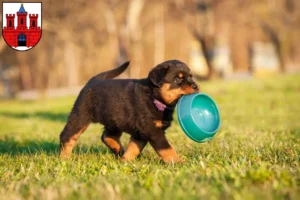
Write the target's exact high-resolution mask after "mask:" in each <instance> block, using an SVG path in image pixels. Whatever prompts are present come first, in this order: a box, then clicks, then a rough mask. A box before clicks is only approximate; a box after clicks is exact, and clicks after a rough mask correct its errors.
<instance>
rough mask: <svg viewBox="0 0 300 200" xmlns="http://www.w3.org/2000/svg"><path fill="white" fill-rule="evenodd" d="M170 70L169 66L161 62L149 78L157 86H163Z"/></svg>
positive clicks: (150, 73)
mask: <svg viewBox="0 0 300 200" xmlns="http://www.w3.org/2000/svg"><path fill="white" fill-rule="evenodd" d="M168 70H169V66H167V65H163V64H159V65H157V66H156V67H155V68H153V69H152V70H151V71H150V72H149V75H148V79H149V80H150V81H151V82H152V83H153V84H154V85H155V86H157V87H161V86H162V84H163V82H164V78H165V75H166V74H167V72H168Z"/></svg>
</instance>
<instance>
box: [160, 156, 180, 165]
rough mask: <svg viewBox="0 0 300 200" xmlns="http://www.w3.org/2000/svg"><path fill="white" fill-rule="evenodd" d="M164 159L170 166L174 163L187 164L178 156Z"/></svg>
mask: <svg viewBox="0 0 300 200" xmlns="http://www.w3.org/2000/svg"><path fill="white" fill-rule="evenodd" d="M162 159H163V161H164V162H165V163H169V164H172V163H184V162H185V161H184V160H183V159H181V158H179V157H178V156H174V157H164V158H162Z"/></svg>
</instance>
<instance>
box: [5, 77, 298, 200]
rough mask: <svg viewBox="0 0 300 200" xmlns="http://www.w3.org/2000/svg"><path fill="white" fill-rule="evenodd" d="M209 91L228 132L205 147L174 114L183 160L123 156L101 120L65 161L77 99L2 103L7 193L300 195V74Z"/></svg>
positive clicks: (215, 85)
mask: <svg viewBox="0 0 300 200" xmlns="http://www.w3.org/2000/svg"><path fill="white" fill-rule="evenodd" d="M201 88H202V91H204V92H205V93H207V94H209V95H210V96H212V97H213V98H214V99H215V100H216V102H217V104H218V105H219V108H220V112H221V117H222V125H221V129H220V131H219V132H218V133H217V134H216V135H215V137H214V138H213V140H212V141H210V142H208V143H204V144H198V143H195V142H193V141H191V140H190V139H188V138H187V137H186V136H185V135H184V133H183V132H182V131H181V129H180V127H179V126H178V123H177V121H175V122H174V123H173V125H172V127H171V128H170V129H169V130H168V131H167V136H168V138H169V141H170V142H171V143H172V144H173V146H174V147H175V149H176V150H177V152H178V153H179V154H180V156H181V157H183V158H184V159H185V160H186V162H185V163H184V164H175V165H167V164H164V163H162V162H160V161H159V158H158V156H157V155H156V153H155V152H154V150H153V149H152V148H151V147H150V146H149V145H147V147H146V149H145V150H144V152H143V154H142V155H141V156H140V157H139V158H138V159H137V160H135V161H133V162H122V161H121V160H119V159H117V158H115V157H114V156H113V155H112V154H110V152H109V151H108V150H107V148H106V147H105V146H104V145H103V144H102V143H101V140H100V136H101V132H102V126H101V125H95V124H94V125H92V126H90V127H89V128H88V130H87V131H86V132H85V133H84V134H83V135H82V136H81V138H80V140H79V143H78V145H77V146H76V148H75V152H74V154H73V157H72V158H71V159H70V160H64V161H62V160H60V159H59V158H58V157H57V152H58V136H59V134H60V131H61V130H62V128H63V126H64V124H65V121H66V119H67V115H68V112H69V111H70V109H71V106H72V104H73V102H74V99H75V97H68V98H59V99H48V100H38V101H1V102H0V199H6V200H8V199H9V200H10V199H62V198H64V199H66V198H67V199H199V198H201V197H202V198H203V199H232V198H233V199H300V75H286V76H281V77H272V78H269V79H252V80H247V81H239V82H236V81H214V82H205V83H201ZM128 139H129V137H128V136H127V135H125V137H124V138H123V142H124V143H127V141H128Z"/></svg>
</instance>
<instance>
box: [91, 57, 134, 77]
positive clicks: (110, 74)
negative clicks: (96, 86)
mask: <svg viewBox="0 0 300 200" xmlns="http://www.w3.org/2000/svg"><path fill="white" fill-rule="evenodd" d="M129 64H130V61H127V62H125V63H123V64H122V65H121V66H119V67H117V68H114V69H112V70H109V71H106V72H101V73H100V74H97V75H96V76H94V77H93V78H91V79H90V80H89V82H91V81H95V80H108V79H113V78H115V77H116V76H119V75H120V74H122V73H123V72H124V71H125V70H126V69H127V67H128V66H129Z"/></svg>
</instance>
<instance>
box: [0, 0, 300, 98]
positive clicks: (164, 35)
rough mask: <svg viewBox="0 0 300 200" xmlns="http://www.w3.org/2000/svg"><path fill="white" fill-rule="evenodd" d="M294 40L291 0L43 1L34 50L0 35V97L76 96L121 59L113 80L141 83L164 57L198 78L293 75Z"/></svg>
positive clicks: (299, 67)
mask: <svg viewBox="0 0 300 200" xmlns="http://www.w3.org/2000/svg"><path fill="white" fill-rule="evenodd" d="M27 2H28V1H27ZM31 2H34V1H31ZM0 10H1V12H2V5H1V9H0ZM25 10H26V6H25ZM0 17H1V18H0V21H1V24H2V13H1V16H0ZM299 36H300V1H299V0H165V1H161V0H160V1H158V0H151V1H146V0H89V1H85V0H73V1H72V3H70V1H67V0H47V1H43V4H42V39H41V40H40V42H39V43H38V45H37V46H36V47H34V48H33V49H32V50H30V51H27V52H17V51H15V50H13V49H11V48H10V47H9V46H8V45H6V43H5V41H4V39H3V37H2V36H1V39H0V97H1V98H22V99H31V98H32V99H35V98H40V97H44V96H46V97H54V96H64V95H73V94H77V93H78V91H79V89H80V88H81V86H82V85H83V84H85V83H86V82H87V80H88V79H89V78H90V77H92V76H93V75H95V74H97V73H99V72H101V71H105V70H109V69H112V68H114V67H116V66H118V65H120V64H122V63H123V62H125V61H127V60H130V61H131V64H130V67H129V69H128V70H127V71H126V72H125V73H124V74H122V76H121V78H141V77H145V76H147V74H148V72H149V70H150V69H151V68H152V67H154V66H155V65H157V64H158V63H160V62H163V61H165V60H169V59H178V60H181V61H183V62H185V63H186V64H188V65H189V66H190V68H191V69H192V71H193V72H194V74H195V75H196V78H197V79H198V80H211V79H217V78H219V79H246V78H251V77H263V76H272V75H273V74H279V73H282V74H283V73H295V72H297V71H300V39H299Z"/></svg>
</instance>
